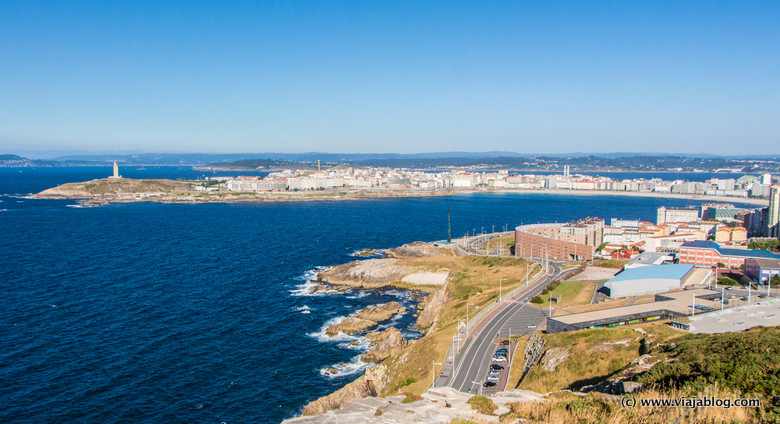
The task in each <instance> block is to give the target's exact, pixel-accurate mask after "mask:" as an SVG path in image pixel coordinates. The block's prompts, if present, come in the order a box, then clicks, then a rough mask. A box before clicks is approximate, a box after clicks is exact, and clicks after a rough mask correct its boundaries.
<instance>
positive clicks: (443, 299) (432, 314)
mask: <svg viewBox="0 0 780 424" xmlns="http://www.w3.org/2000/svg"><path fill="white" fill-rule="evenodd" d="M449 298H450V296H449V292H448V290H447V286H446V285H444V286H442V287H441V288H439V289H438V290H436V291H434V292H433V293H431V294H429V295H428V297H426V298H425V300H424V301H422V302H420V304H419V306H418V308H419V309H420V310H421V311H420V313H419V316H418V317H417V327H419V328H431V327H433V325H434V324H435V323H436V320H437V319H438V317H439V312H441V310H442V308H444V305H445V304H446V303H447V301H448V300H449Z"/></svg>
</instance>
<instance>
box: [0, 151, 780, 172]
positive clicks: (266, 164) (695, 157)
mask: <svg viewBox="0 0 780 424" xmlns="http://www.w3.org/2000/svg"><path fill="white" fill-rule="evenodd" d="M114 160H116V161H117V162H119V163H120V164H122V165H177V166H212V167H221V168H233V169H256V168H262V169H270V168H275V167H282V166H284V167H294V166H295V164H296V163H301V164H307V165H309V166H310V165H312V164H314V163H316V161H318V160H319V161H321V163H322V164H323V165H324V166H334V165H355V166H379V167H391V168H415V169H436V168H452V167H476V168H489V169H495V168H507V169H514V170H560V169H562V168H563V166H564V165H570V166H571V167H572V169H573V170H577V171H590V170H602V171H605V170H614V171H666V170H670V171H694V170H700V171H714V170H717V169H730V170H738V171H739V172H752V173H757V172H775V173H776V172H780V155H765V156H742V157H724V156H718V155H712V154H667V153H632V152H614V153H590V154H589V153H580V152H577V153H569V154H544V155H532V154H523V153H515V152H502V151H491V152H434V153H415V154H402V153H320V152H307V153H226V154H213V153H127V154H77V155H66V156H58V157H55V158H52V159H30V158H25V157H22V156H18V155H13V154H5V155H0V166H105V165H107V164H109V163H111V162H112V161H114Z"/></svg>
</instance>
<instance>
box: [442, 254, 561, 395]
mask: <svg viewBox="0 0 780 424" xmlns="http://www.w3.org/2000/svg"><path fill="white" fill-rule="evenodd" d="M550 267H551V269H552V271H553V273H552V274H551V275H549V276H547V277H546V278H544V279H542V280H540V281H539V282H538V283H536V284H533V285H531V286H530V287H528V288H526V289H524V290H521V291H520V292H518V293H517V294H516V295H515V296H513V298H512V299H505V300H504V301H503V304H502V305H501V306H499V307H498V308H496V310H495V311H493V312H491V313H490V314H489V315H488V316H487V317H485V318H484V319H483V320H482V322H480V323H479V324H478V325H477V326H476V327H475V328H474V329H472V330H471V333H470V334H469V335H468V336H467V337H466V340H465V341H464V343H463V347H462V348H461V350H460V353H459V354H458V355H457V356H456V359H455V363H456V368H455V372H454V373H453V375H452V376H444V375H442V376H441V377H440V378H439V379H438V380H437V381H436V385H437V386H449V387H453V388H455V389H458V390H460V391H463V392H471V393H478V392H479V390H480V388H481V387H482V383H483V382H484V381H485V377H486V376H487V374H488V368H489V367H490V364H491V358H492V356H493V353H494V352H495V350H496V349H497V348H498V345H497V344H496V343H494V341H495V340H496V338H497V337H503V338H506V337H508V336H509V333H510V331H511V333H512V334H513V335H517V334H530V333H533V332H534V331H535V330H536V326H538V325H540V324H541V323H542V322H543V321H544V319H545V315H544V313H543V312H542V310H540V309H539V308H537V307H534V306H530V305H528V300H530V299H531V298H532V297H533V296H536V295H537V294H539V293H540V292H541V291H542V290H544V288H545V287H546V286H547V285H548V284H549V283H550V282H552V281H554V280H556V279H558V278H560V277H561V276H562V275H563V274H565V273H567V272H569V271H566V272H563V271H562V270H561V266H560V265H559V264H557V263H551V264H550ZM529 326H533V327H532V328H529ZM503 365H507V364H506V363H504V364H503ZM506 369H507V370H508V369H509V367H506ZM505 372H506V370H505ZM505 380H506V378H502V381H505ZM501 388H502V387H499V386H496V387H492V388H483V389H482V393H483V394H491V393H493V392H496V391H498V390H499V389H501Z"/></svg>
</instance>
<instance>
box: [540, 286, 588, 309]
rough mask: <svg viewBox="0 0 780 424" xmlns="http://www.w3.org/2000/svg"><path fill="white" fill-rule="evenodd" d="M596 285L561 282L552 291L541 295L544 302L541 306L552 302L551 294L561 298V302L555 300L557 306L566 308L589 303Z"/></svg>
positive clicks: (554, 304)
mask: <svg viewBox="0 0 780 424" xmlns="http://www.w3.org/2000/svg"><path fill="white" fill-rule="evenodd" d="M594 289H595V285H594V284H593V283H586V282H566V283H561V284H560V285H558V287H556V288H555V290H553V291H552V293H549V294H545V295H541V296H540V297H541V298H542V300H543V302H542V303H541V304H540V305H539V306H540V307H543V306H546V305H547V304H548V303H549V302H550V295H555V296H557V297H558V298H559V302H558V303H555V302H553V307H555V308H565V307H568V306H576V305H587V304H589V303H590V298H591V297H592V296H593V290H594Z"/></svg>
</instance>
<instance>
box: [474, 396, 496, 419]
mask: <svg viewBox="0 0 780 424" xmlns="http://www.w3.org/2000/svg"><path fill="white" fill-rule="evenodd" d="M468 403H469V405H471V409H473V410H475V411H477V412H479V413H480V414H485V415H493V411H495V410H496V409H498V406H496V404H495V403H493V401H492V400H490V399H488V398H486V397H485V396H474V397H472V398H471V399H469V400H468Z"/></svg>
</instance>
